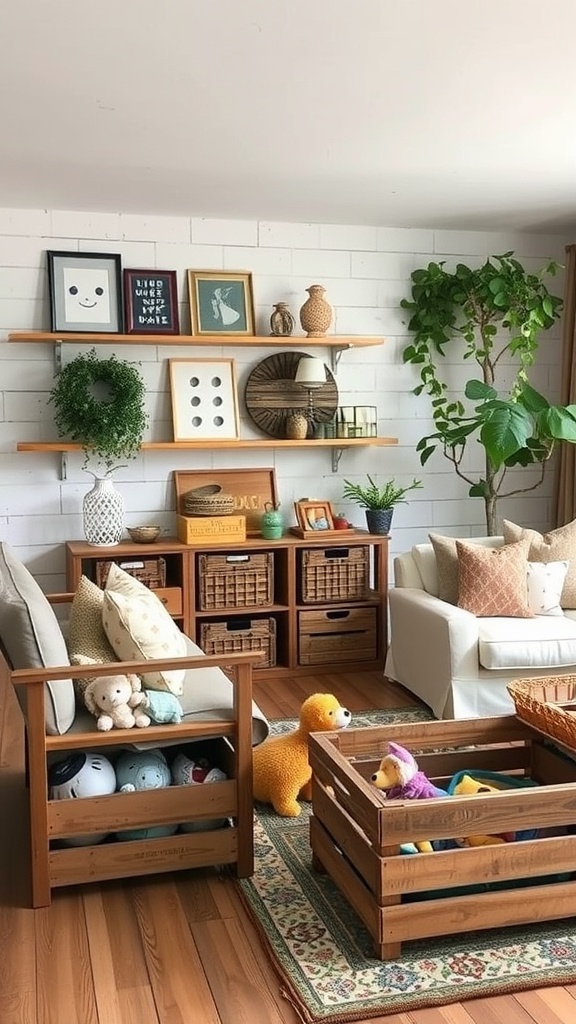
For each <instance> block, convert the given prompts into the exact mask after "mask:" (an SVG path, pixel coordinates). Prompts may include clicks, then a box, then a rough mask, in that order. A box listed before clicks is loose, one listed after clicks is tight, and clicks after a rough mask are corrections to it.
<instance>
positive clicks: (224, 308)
mask: <svg viewBox="0 0 576 1024" xmlns="http://www.w3.org/2000/svg"><path fill="white" fill-rule="evenodd" d="M188 293H189V297H190V315H191V319H192V333H193V334H197V335H201V334H227V335H231V336H234V335H236V336H241V335H246V336H250V335H253V334H254V297H253V294H252V274H250V273H248V272H245V271H237V272H234V273H228V272H227V271H224V270H189V271H188Z"/></svg>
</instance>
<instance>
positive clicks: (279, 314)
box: [270, 302, 294, 338]
mask: <svg viewBox="0 0 576 1024" xmlns="http://www.w3.org/2000/svg"><path fill="white" fill-rule="evenodd" d="M293 330H294V317H293V316H292V313H291V312H290V310H289V309H288V304H287V303H286V302H275V303H274V312H273V313H272V315H271V316H270V334H271V336H272V337H278V338H288V337H290V335H291V334H292V331H293Z"/></svg>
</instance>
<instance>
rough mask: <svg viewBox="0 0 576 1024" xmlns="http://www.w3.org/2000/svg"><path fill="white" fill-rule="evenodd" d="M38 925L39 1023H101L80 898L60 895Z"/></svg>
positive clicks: (39, 912)
mask: <svg viewBox="0 0 576 1024" xmlns="http://www.w3.org/2000/svg"><path fill="white" fill-rule="evenodd" d="M35 924H36V969H37V986H38V1007H37V1015H38V1016H37V1020H38V1024H40V1022H42V1024H63V1021H82V1024H100V1021H99V1020H98V1011H97V1008H96V1000H95V997H94V986H93V982H92V966H91V962H90V948H89V944H88V938H87V934H86V921H85V918H84V909H83V906H82V899H81V896H80V895H79V893H78V892H71V893H58V894H57V895H56V897H55V899H53V901H52V906H51V907H49V908H43V909H41V910H37V911H35Z"/></svg>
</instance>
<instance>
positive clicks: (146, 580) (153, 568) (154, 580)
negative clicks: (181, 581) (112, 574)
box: [94, 558, 166, 590]
mask: <svg viewBox="0 0 576 1024" xmlns="http://www.w3.org/2000/svg"><path fill="white" fill-rule="evenodd" d="M112 562H116V565H119V566H120V568H121V569H124V572H127V573H129V575H130V576H134V578H135V579H137V580H140V583H143V584H144V586H145V587H150V589H151V590H155V589H156V588H157V587H165V586H166V559H165V558H130V559H122V560H121V559H117V558H111V559H108V560H107V561H103V560H102V561H100V560H98V561H97V562H96V563H95V568H94V571H95V575H96V583H97V584H98V586H99V587H104V586H105V585H106V580H107V578H108V573H109V571H110V565H111V563H112Z"/></svg>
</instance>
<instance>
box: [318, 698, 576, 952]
mask: <svg viewBox="0 0 576 1024" xmlns="http://www.w3.org/2000/svg"><path fill="white" fill-rule="evenodd" d="M390 740H393V741H394V742H397V743H400V744H401V745H402V746H404V747H406V748H407V749H408V750H411V751H412V752H413V753H415V754H416V756H417V760H418V763H419V766H420V768H421V769H422V770H423V771H424V772H425V773H426V775H428V777H429V778H431V779H432V780H433V781H434V782H435V783H436V785H439V786H442V787H445V786H446V784H447V782H448V780H449V779H450V778H451V777H452V776H453V775H455V774H456V773H457V772H458V771H462V770H467V771H470V772H473V771H474V769H476V770H477V771H481V770H483V771H498V772H502V773H504V774H507V775H514V776H516V777H518V778H520V779H521V778H532V779H533V780H534V781H535V782H537V783H539V785H538V786H536V787H534V788H524V789H508V790H504V791H502V792H499V793H490V794H488V795H486V796H484V795H482V794H478V795H475V796H450V797H440V798H436V799H433V800H388V801H387V800H386V798H385V796H384V794H382V793H381V792H380V791H379V790H377V789H375V787H374V786H372V785H371V784H370V782H369V779H370V776H371V775H372V773H373V772H374V771H375V770H376V768H377V767H378V764H379V761H380V758H381V757H382V756H383V755H384V754H385V753H386V744H387V742H388V741H390ZM309 745H310V763H311V766H312V771H313V795H312V811H313V816H312V819H311V823H310V841H311V845H312V851H313V859H314V865H315V867H316V868H317V869H321V870H326V871H328V873H329V874H330V875H331V877H332V878H333V880H334V881H335V883H336V884H337V885H338V887H339V888H340V890H341V891H342V893H343V895H344V896H345V897H346V899H347V900H348V901H349V902H350V903H351V904H352V906H353V907H354V909H355V910H356V912H357V913H358V914H359V916H360V917H361V919H362V920H363V922H364V924H365V925H366V927H367V929H368V931H369V932H370V935H371V937H372V940H373V943H374V949H375V952H376V955H377V956H379V957H380V958H381V959H391V958H394V957H398V956H399V955H400V951H401V945H402V943H403V942H406V941H409V940H412V939H420V938H427V937H429V936H436V935H450V934H454V933H462V932H468V931H474V930H479V929H484V928H501V927H504V926H509V925H522V924H527V923H533V922H534V921H546V920H555V919H558V918H563V917H570V916H572V915H574V914H576V876H575V874H574V867H575V865H576V835H574V834H572V832H573V823H574V822H575V821H576V762H574V761H573V760H570V759H568V758H566V757H565V756H564V755H563V754H562V753H561V752H560V751H558V750H557V749H556V748H554V747H552V746H550V745H549V744H547V743H546V740H545V739H544V738H543V737H542V736H541V735H540V734H539V733H538V732H537V731H536V730H535V729H532V728H531V727H530V726H528V725H526V724H524V723H523V722H521V721H519V720H518V719H517V718H516V717H515V716H510V717H507V716H503V717H500V718H489V719H472V720H459V721H446V722H424V723H422V722H419V723H414V724H409V725H389V726H377V727H368V728H361V729H354V728H351V729H346V730H343V731H342V732H339V733H328V734H327V733H315V734H314V735H313V736H311V737H310V744H309ZM466 747H468V748H473V749H464V748H466ZM526 829H539V830H541V831H540V833H539V834H538V836H537V838H533V839H527V840H524V841H522V842H507V843H503V844H501V845H491V846H478V847H474V848H472V847H470V848H460V849H447V850H442V851H438V852H433V853H428V854H425V853H423V854H414V855H403V854H402V853H401V852H400V844H402V843H414V842H416V841H419V840H424V839H429V840H442V839H444V840H446V839H453V840H456V839H457V840H461V838H462V837H466V836H474V835H480V834H482V835H493V834H495V833H501V832H518V831H521V830H526ZM479 883H481V884H479ZM486 883H487V884H486ZM455 884H456V886H457V888H454V886H455ZM519 885H520V886H521V888H518V886H519ZM470 887H472V891H470Z"/></svg>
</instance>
